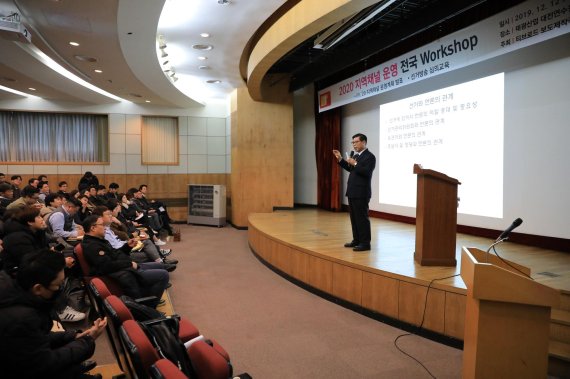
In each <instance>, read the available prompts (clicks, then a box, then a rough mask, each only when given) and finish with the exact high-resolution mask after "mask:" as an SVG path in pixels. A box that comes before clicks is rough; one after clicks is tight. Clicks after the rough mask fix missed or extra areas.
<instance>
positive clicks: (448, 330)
mask: <svg viewBox="0 0 570 379" xmlns="http://www.w3.org/2000/svg"><path fill="white" fill-rule="evenodd" d="M464 332H465V295H459V294H456V293H451V292H446V293H445V331H444V334H445V335H446V336H450V337H453V338H457V339H460V340H463V333H464Z"/></svg>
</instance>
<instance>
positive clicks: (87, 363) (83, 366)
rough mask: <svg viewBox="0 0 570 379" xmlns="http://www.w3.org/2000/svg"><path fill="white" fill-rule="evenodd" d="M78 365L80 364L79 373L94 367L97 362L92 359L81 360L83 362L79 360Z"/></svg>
mask: <svg viewBox="0 0 570 379" xmlns="http://www.w3.org/2000/svg"><path fill="white" fill-rule="evenodd" d="M80 366H81V373H82V374H84V373H86V372H88V371H91V370H93V369H94V368H95V367H97V362H95V361H92V360H88V361H83V362H81V364H80Z"/></svg>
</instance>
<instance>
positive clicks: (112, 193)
mask: <svg viewBox="0 0 570 379" xmlns="http://www.w3.org/2000/svg"><path fill="white" fill-rule="evenodd" d="M118 192H119V185H118V184H117V183H111V184H109V191H107V195H106V197H107V199H117V200H121V199H120V198H119V196H118Z"/></svg>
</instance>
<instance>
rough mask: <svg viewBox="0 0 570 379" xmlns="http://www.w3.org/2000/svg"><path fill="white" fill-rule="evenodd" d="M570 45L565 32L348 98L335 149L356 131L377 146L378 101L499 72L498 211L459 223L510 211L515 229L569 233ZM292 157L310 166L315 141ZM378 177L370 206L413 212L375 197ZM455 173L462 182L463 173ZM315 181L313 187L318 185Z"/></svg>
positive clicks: (502, 223)
mask: <svg viewBox="0 0 570 379" xmlns="http://www.w3.org/2000/svg"><path fill="white" fill-rule="evenodd" d="M568 46H570V35H565V36H561V37H558V38H556V39H553V40H550V41H546V42H543V43H541V44H538V45H536V46H531V47H528V48H526V49H522V50H519V51H516V52H513V53H510V54H507V55H503V56H501V57H498V58H495V59H493V60H490V61H486V62H482V63H480V64H477V65H473V66H469V67H466V68H464V69H461V70H457V71H455V72H452V73H449V74H446V75H441V76H438V77H436V78H433V79H430V80H425V81H423V82H419V83H416V84H413V85H408V86H406V87H403V88H400V89H397V90H393V91H390V92H388V93H385V94H382V95H378V96H375V97H372V98H368V99H365V100H362V101H360V102H356V103H353V104H349V105H346V106H344V107H343V118H342V124H341V125H342V143H343V146H341V151H349V150H350V146H349V142H350V138H351V136H352V135H353V134H355V133H358V132H361V133H364V134H366V135H367V137H368V147H369V148H370V150H371V151H372V152H374V153H376V152H378V148H379V147H378V125H379V106H380V104H384V103H388V102H391V101H395V100H399V99H402V98H405V97H408V96H412V95H417V94H421V93H424V92H428V91H432V90H435V89H438V88H443V87H446V86H449V85H454V84H458V83H461V82H464V81H469V80H474V79H477V78H481V77H485V76H488V75H491V74H494V73H498V72H503V71H504V72H505V135H504V140H505V150H504V218H503V219H494V218H485V217H478V216H467V215H462V214H459V215H458V223H459V224H462V225H470V226H478V227H484V228H490V229H497V230H500V229H504V228H505V227H506V226H508V225H510V223H511V222H512V220H514V219H515V218H517V217H521V218H522V219H523V220H524V223H523V224H522V225H521V227H519V228H518V229H517V231H518V232H521V233H528V234H537V235H542V236H551V237H559V238H570V228H569V227H568V221H567V218H568V215H569V214H570V200H569V199H568V194H570V175H568V173H567V172H568V169H567V164H568V161H569V160H570V159H569V158H570V96H569V89H570V75H569V73H570V49H569V48H568ZM302 110H303V108H296V109H295V112H296V113H297V112H300V111H302ZM307 112H308V111H307ZM305 117H309V114H308V113H306V114H305V116H303V115H298V116H296V120H297V119H300V120H302V119H305ZM295 130H296V132H297V131H299V135H296V137H295V138H296V139H295V141H297V140H303V141H304V140H306V139H309V138H314V137H312V134H310V133H309V131H308V130H307V129H305V128H298V126H297V125H295ZM300 133H306V134H303V135H301V134H300ZM305 143H307V142H306V141H305ZM481 154H485V148H484V146H482V147H481ZM296 159H297V160H299V163H298V164H299V165H300V166H303V165H309V164H310V162H312V161H314V159H315V158H314V148H312V149H310V150H309V149H308V148H306V149H304V150H303V151H302V153H298V154H296ZM331 159H332V157H331ZM450 159H452V157H450ZM426 168H427V167H426ZM410 172H412V168H411V167H410ZM295 174H296V178H295V180H296V181H297V180H303V177H302V176H301V174H300V173H299V172H298V171H295ZM343 175H344V180H343V181H344V183H346V179H347V174H346V173H343ZM379 179H380V180H382V173H381V172H378V170H377V171H375V173H374V178H373V186H374V187H373V198H372V199H371V202H370V208H371V209H373V210H376V211H384V212H389V213H394V214H400V215H405V216H412V217H415V208H404V207H396V206H386V205H382V206H381V205H380V204H379V202H378V188H377V187H378V180H379ZM458 179H459V180H460V181H461V178H458ZM315 183H316V182H315ZM311 185H313V183H311V182H306V183H302V184H298V186H299V187H300V188H303V189H304V191H310V189H309V186H311ZM314 185H315V188H316V184H314ZM394 185H398V184H397V183H394ZM489 185H493V183H489ZM296 186H297V184H296ZM343 193H344V189H343ZM343 201H344V203H346V199H344V200H343ZM315 203H316V202H315Z"/></svg>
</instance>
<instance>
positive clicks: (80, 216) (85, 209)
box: [74, 195, 95, 224]
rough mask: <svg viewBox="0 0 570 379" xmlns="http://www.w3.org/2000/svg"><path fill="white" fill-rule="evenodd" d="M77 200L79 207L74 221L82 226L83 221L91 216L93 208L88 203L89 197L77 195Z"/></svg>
mask: <svg viewBox="0 0 570 379" xmlns="http://www.w3.org/2000/svg"><path fill="white" fill-rule="evenodd" d="M77 199H78V200H79V202H80V204H81V206H80V208H79V209H78V210H77V213H76V214H75V217H74V220H75V222H76V223H77V224H82V223H83V221H85V219H86V218H87V216H89V215H90V214H91V212H92V211H93V208H95V206H94V205H93V204H91V203H90V202H89V196H86V195H79V196H78V197H77Z"/></svg>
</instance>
